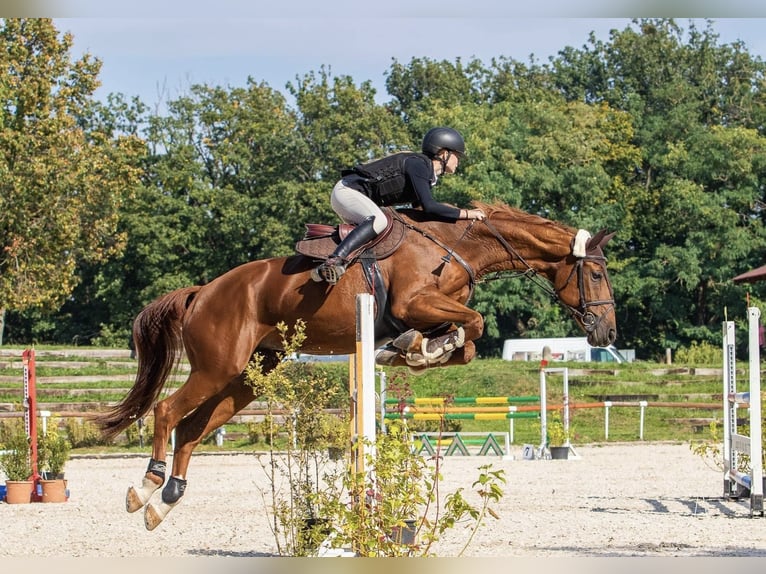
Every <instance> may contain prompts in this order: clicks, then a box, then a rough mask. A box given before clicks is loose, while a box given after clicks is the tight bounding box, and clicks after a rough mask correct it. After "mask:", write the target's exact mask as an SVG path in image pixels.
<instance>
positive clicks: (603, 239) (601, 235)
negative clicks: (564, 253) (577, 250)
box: [586, 229, 617, 251]
mask: <svg viewBox="0 0 766 574" xmlns="http://www.w3.org/2000/svg"><path fill="white" fill-rule="evenodd" d="M616 234H617V232H616V231H612V232H611V233H607V232H606V229H602V230H601V231H599V232H598V233H596V235H594V236H593V237H591V238H590V239H589V240H588V245H587V248H586V250H587V251H592V250H594V249H597V248H599V247H600V248H602V249H603V247H604V245H606V244H607V243H608V242H609V240H610V239H611V238H612V237H614V236H615V235H616Z"/></svg>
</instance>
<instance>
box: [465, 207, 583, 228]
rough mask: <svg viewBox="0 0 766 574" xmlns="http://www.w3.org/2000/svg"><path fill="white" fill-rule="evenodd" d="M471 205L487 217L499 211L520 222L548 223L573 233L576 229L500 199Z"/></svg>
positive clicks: (532, 223)
mask: <svg viewBox="0 0 766 574" xmlns="http://www.w3.org/2000/svg"><path fill="white" fill-rule="evenodd" d="M473 206H474V207H475V208H477V209H481V210H482V211H483V212H484V213H486V214H487V217H491V216H492V215H494V214H498V213H500V214H503V215H506V216H508V217H509V218H511V219H514V220H517V221H519V222H520V223H528V224H530V225H550V226H553V227H556V228H559V229H561V230H563V231H567V232H569V233H574V232H575V231H576V230H575V229H574V228H573V227H571V226H569V225H565V224H563V223H560V222H558V221H553V220H552V219H546V218H544V217H542V216H540V215H535V214H533V213H529V212H527V211H524V210H522V209H519V208H517V207H511V206H510V205H507V204H505V203H502V202H500V201H495V202H493V203H486V202H483V201H474V202H473Z"/></svg>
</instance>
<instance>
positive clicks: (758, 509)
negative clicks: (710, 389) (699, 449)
mask: <svg viewBox="0 0 766 574" xmlns="http://www.w3.org/2000/svg"><path fill="white" fill-rule="evenodd" d="M747 311H748V329H749V339H748V355H749V363H748V370H749V373H750V377H749V378H750V381H749V382H750V390H749V392H747V393H738V392H737V383H736V358H735V350H734V349H735V343H736V338H735V327H734V322H733V321H725V322H724V329H723V363H724V369H723V371H724V372H723V375H724V381H723V383H724V388H723V407H724V409H723V411H724V441H723V461H724V482H723V484H724V497H725V498H738V497H739V488H738V486H737V485H739V486H742V487H744V488H746V489H748V490H749V491H750V516H753V515H754V514H756V513H758V514H760V515H761V516H763V515H764V514H763V451H762V448H763V446H762V438H763V437H762V433H761V370H760V369H761V365H760V362H761V358H760V348H759V341H758V327H759V319H760V316H761V312H760V310H759V309H758V308H757V307H749V308H748V310H747ZM745 403H747V404H748V407H749V413H750V417H749V418H750V436H745V435H741V434H739V433H738V432H737V411H738V408H739V406H740V405H744V404H745ZM738 453H742V454H747V455H748V456H749V457H750V474H745V473H742V472H740V471H738V470H737V454H738Z"/></svg>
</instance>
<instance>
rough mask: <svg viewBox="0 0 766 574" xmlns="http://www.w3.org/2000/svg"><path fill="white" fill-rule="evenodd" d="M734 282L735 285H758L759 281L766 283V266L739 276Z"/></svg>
mask: <svg viewBox="0 0 766 574" xmlns="http://www.w3.org/2000/svg"><path fill="white" fill-rule="evenodd" d="M732 281H734V282H735V283H757V282H758V281H766V265H762V266H761V267H756V268H755V269H751V270H750V271H747V272H745V273H742V274H741V275H737V276H736V277H735V278H734V279H732Z"/></svg>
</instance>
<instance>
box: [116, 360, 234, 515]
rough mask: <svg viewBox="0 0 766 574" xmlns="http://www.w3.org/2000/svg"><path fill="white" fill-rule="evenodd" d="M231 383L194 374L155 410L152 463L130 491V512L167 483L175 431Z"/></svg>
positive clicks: (223, 378) (127, 504)
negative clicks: (171, 442)
mask: <svg viewBox="0 0 766 574" xmlns="http://www.w3.org/2000/svg"><path fill="white" fill-rule="evenodd" d="M230 380H231V376H224V377H220V378H215V379H214V378H212V377H209V376H205V375H204V374H203V373H201V372H200V371H193V372H192V373H191V374H190V375H189V378H188V380H187V381H186V383H185V384H184V385H183V386H182V387H181V388H180V389H178V390H177V391H176V392H175V393H173V394H172V395H170V396H169V397H167V398H166V399H164V400H162V401H159V402H158V403H157V404H156V405H155V406H154V440H153V442H152V457H151V459H149V466H148V468H147V469H146V474H145V475H144V477H143V480H142V483H141V486H140V487H138V488H136V487H133V486H131V487H129V488H128V493H127V495H126V498H125V506H126V509H127V511H128V512H135V511H137V510H139V509H141V508H143V507H144V506H145V505H146V503H147V502H148V501H149V499H150V498H151V496H152V494H154V492H155V491H156V490H157V489H158V488H160V487H161V486H162V485H163V483H164V482H165V473H166V464H165V459H166V457H167V444H168V440H169V439H170V433H171V432H172V430H173V429H174V428H175V427H176V425H177V424H178V423H179V421H181V419H182V418H183V417H185V416H186V415H187V414H188V413H190V412H192V411H193V410H194V409H196V408H197V407H198V406H199V405H200V404H201V403H202V402H203V401H204V400H205V397H206V396H207V397H209V396H210V395H209V393H210V392H213V393H216V392H217V391H218V389H223V388H225V387H226V385H227V383H228V382H229V381H230ZM203 389H204V391H206V393H207V394H206V393H205V392H203V391H202V390H203ZM214 396H215V395H214Z"/></svg>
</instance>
